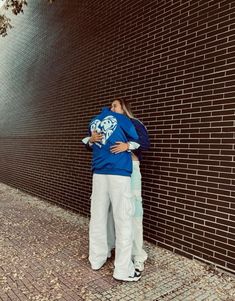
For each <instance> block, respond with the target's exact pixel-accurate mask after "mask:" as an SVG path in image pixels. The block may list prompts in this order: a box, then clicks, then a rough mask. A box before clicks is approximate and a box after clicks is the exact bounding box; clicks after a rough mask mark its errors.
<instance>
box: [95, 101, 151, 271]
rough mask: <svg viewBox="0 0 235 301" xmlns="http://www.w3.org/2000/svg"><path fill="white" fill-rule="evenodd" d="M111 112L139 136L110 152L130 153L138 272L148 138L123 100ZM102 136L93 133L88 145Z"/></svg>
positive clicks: (142, 255)
mask: <svg viewBox="0 0 235 301" xmlns="http://www.w3.org/2000/svg"><path fill="white" fill-rule="evenodd" d="M111 111H112V112H115V113H119V114H123V115H126V116H127V117H128V118H129V119H130V120H131V122H132V124H133V125H134V127H135V129H136V132H137V134H138V136H139V138H138V140H137V141H135V142H133V141H128V142H122V141H117V142H116V143H115V145H113V146H111V148H110V151H111V152H112V153H113V154H119V153H122V152H131V157H132V165H133V170H132V174H131V193H132V202H133V204H134V216H133V219H132V226H133V245H132V260H133V262H134V266H135V269H136V270H137V271H139V272H142V271H143V270H144V262H145V261H146V259H147V253H146V251H145V250H144V249H143V204H142V193H141V186H142V185H141V172H140V161H141V160H142V151H144V150H148V148H149V146H150V142H149V136H148V132H147V129H146V127H145V126H144V125H143V123H142V122H141V121H140V120H138V119H137V118H135V117H134V115H133V113H132V111H131V109H130V105H129V103H128V102H127V101H125V100H124V99H120V98H117V99H115V100H114V101H113V102H112V104H111ZM101 139H102V134H100V133H97V132H93V133H92V136H91V138H90V143H96V142H98V141H101ZM112 214H113V212H112V208H110V211H109V214H108V224H107V233H108V234H107V241H108V247H109V256H110V251H111V249H112V248H113V247H114V246H115V226H114V222H113V216H112Z"/></svg>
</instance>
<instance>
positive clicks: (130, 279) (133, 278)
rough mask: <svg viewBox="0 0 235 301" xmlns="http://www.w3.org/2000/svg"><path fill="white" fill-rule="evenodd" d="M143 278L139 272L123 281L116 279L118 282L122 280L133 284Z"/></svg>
mask: <svg viewBox="0 0 235 301" xmlns="http://www.w3.org/2000/svg"><path fill="white" fill-rule="evenodd" d="M140 278H141V273H140V272H138V271H135V273H134V275H133V276H129V277H127V278H123V279H118V278H115V279H117V280H122V281H129V282H133V281H138V280H140Z"/></svg>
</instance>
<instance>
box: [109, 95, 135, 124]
mask: <svg viewBox="0 0 235 301" xmlns="http://www.w3.org/2000/svg"><path fill="white" fill-rule="evenodd" d="M114 100H117V101H118V102H119V103H120V105H121V107H122V109H123V111H124V114H125V115H127V116H128V117H129V118H134V119H135V117H134V115H133V113H132V111H131V108H130V104H129V102H128V101H126V100H124V99H123V98H115V99H114Z"/></svg>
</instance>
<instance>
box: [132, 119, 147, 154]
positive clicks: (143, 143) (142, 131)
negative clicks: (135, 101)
mask: <svg viewBox="0 0 235 301" xmlns="http://www.w3.org/2000/svg"><path fill="white" fill-rule="evenodd" d="M131 121H132V123H133V124H134V126H135V129H136V132H137V134H138V136H139V138H138V140H137V141H135V142H137V143H139V144H140V147H139V150H143V151H144V150H148V149H149V147H150V141H149V135H148V131H147V129H146V127H145V126H144V125H143V123H142V122H140V121H139V120H138V119H132V120H131Z"/></svg>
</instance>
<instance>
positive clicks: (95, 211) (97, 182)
mask: <svg viewBox="0 0 235 301" xmlns="http://www.w3.org/2000/svg"><path fill="white" fill-rule="evenodd" d="M109 205H110V199H109V196H108V182H107V176H106V175H98V174H94V175H93V184H92V196H91V218H90V227H89V261H90V263H91V267H92V269H94V270H98V269H99V268H101V267H102V265H103V264H104V263H105V262H106V260H107V254H108V245H107V216H108V209H109Z"/></svg>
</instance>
